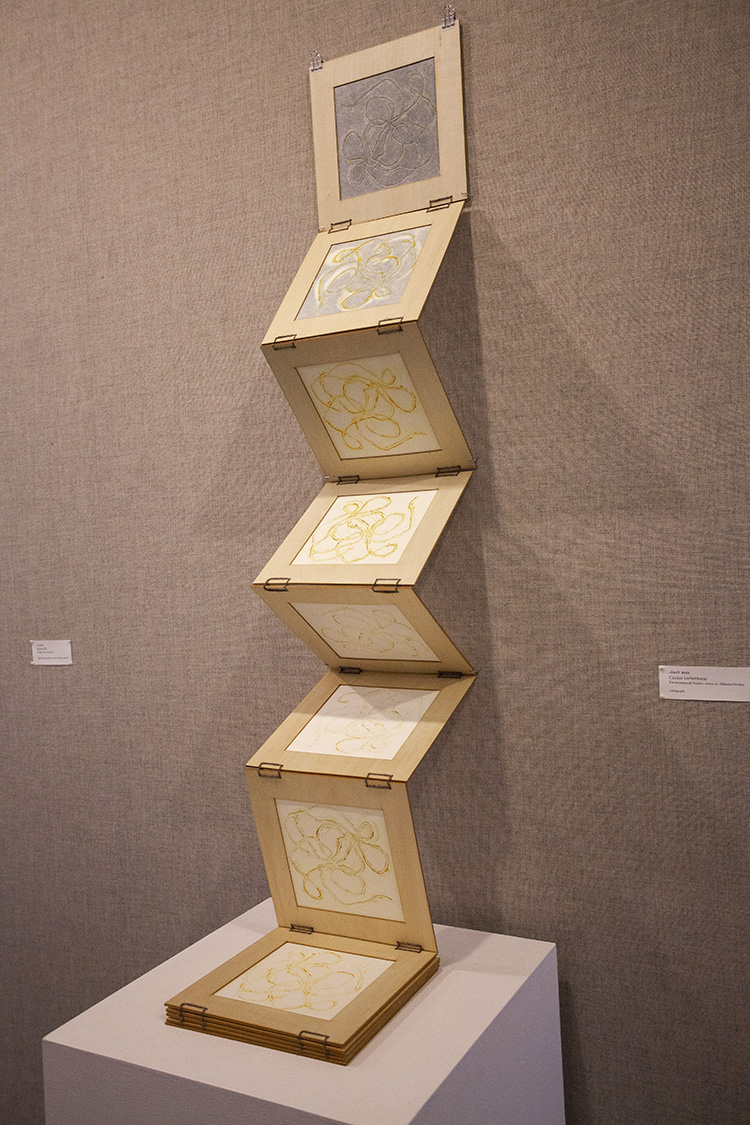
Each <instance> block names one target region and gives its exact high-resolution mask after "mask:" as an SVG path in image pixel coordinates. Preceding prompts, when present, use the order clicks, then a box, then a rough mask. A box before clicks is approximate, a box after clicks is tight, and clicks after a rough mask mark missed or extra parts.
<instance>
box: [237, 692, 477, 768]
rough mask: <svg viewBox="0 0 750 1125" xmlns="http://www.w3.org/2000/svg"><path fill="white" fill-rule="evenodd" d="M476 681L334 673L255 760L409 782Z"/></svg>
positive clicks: (253, 763)
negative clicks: (381, 776) (380, 776)
mask: <svg viewBox="0 0 750 1125" xmlns="http://www.w3.org/2000/svg"><path fill="white" fill-rule="evenodd" d="M473 682H474V677H473V676H462V677H460V678H459V679H457V680H453V679H448V680H446V679H443V678H441V677H439V676H410V675H408V674H403V673H401V674H393V673H387V672H362V673H361V674H359V675H347V674H346V673H341V674H340V673H337V672H328V673H326V675H325V676H324V677H323V679H322V680H321V681H320V683H318V684H317V685H316V686H315V687H314V688H313V690H312V691H311V692H309V693H308V694H307V695H306V696H305V698H304V699H303V700H302V702H301V703H300V704H299V706H298V707H295V709H294V711H293V712H292V714H291V715H289V716H288V718H287V719H285V720H284V722H283V723H282V724H281V726H280V727H279V728H278V730H276V731H275V732H274V733H273V734H272V735H271V737H270V738H269V739H267V741H266V742H264V744H263V745H262V746H261V747H260V749H259V750H258V751H257V752H256V753H255V754H254V755H253V757H252V758H251V759H250V761H249V762H248V764H247V765H248V769H257V768H258V767H259V766H261V765H263V764H264V763H274V764H277V765H280V766H281V767H282V769H285V770H286V769H288V770H292V771H296V772H309V773H330V774H341V775H345V776H349V777H362V778H364V777H366V776H367V775H368V774H369V773H378V772H384V773H387V774H390V775H391V777H392V778H393V780H394V781H406V780H408V778H409V777H410V776H411V774H412V773H413V772H414V770H415V769H416V767H417V765H418V764H419V762H420V761H421V760H422V758H423V757H424V755H425V754H426V753H427V751H428V749H429V748H430V746H431V745H432V743H433V741H434V740H435V738H436V737H437V736H438V734H439V733H440V731H441V730H442V728H443V726H444V725H445V723H446V722H447V721H448V719H449V718H450V716H451V715H452V714H453V711H454V710H455V709H456V707H457V706H458V705H459V703H460V702H461V700H462V699H463V697H464V695H465V694H466V692H467V691H468V690H469V688H470V687H471V686H472V684H473Z"/></svg>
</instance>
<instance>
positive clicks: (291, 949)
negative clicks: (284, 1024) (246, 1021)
mask: <svg viewBox="0 0 750 1125" xmlns="http://www.w3.org/2000/svg"><path fill="white" fill-rule="evenodd" d="M392 964H393V962H392V961H387V960H385V959H384V958H382V957H363V956H360V955H359V954H356V953H338V952H336V951H335V950H333V949H314V948H312V947H310V946H306V945H297V944H296V943H295V942H285V944H284V945H282V946H281V947H280V948H279V949H275V950H274V952H273V953H269V955H268V957H264V958H263V960H262V961H259V962H258V964H257V965H253V966H252V968H250V969H247V970H246V971H245V972H244V973H242V974H241V975H240V976H238V977H236V978H235V979H234V980H233V981H230V982H229V984H227V985H225V986H224V988H221V989H219V991H218V992H215V993H214V995H215V996H223V997H226V998H227V999H229V1000H244V1001H245V1002H246V1003H248V1004H261V1005H262V1006H263V1007H264V1008H276V1009H278V1010H280V1011H284V1012H300V1011H305V1012H309V1013H310V1014H311V1015H314V1016H315V1017H316V1018H317V1019H322V1020H330V1019H332V1018H333V1017H334V1016H335V1015H336V1013H337V1012H340V1011H341V1009H342V1008H344V1007H346V1005H347V1004H348V1003H349V1002H350V1001H351V1000H353V999H354V998H355V996H358V995H360V994H361V993H362V992H363V991H364V990H365V988H367V986H368V985H369V984H372V982H373V981H374V980H376V979H377V978H378V977H379V976H380V974H381V973H384V972H385V970H386V969H388V968H390V966H391V965H392Z"/></svg>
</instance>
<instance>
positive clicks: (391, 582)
mask: <svg viewBox="0 0 750 1125" xmlns="http://www.w3.org/2000/svg"><path fill="white" fill-rule="evenodd" d="M400 581H401V579H400V578H376V579H375V581H374V582H373V584H372V586H371V587H370V589H371V590H372V592H373V594H397V593H398V584H399V582H400Z"/></svg>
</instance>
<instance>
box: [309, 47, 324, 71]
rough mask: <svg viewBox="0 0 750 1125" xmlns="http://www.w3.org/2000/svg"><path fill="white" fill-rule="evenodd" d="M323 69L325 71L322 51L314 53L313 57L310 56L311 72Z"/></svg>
mask: <svg viewBox="0 0 750 1125" xmlns="http://www.w3.org/2000/svg"><path fill="white" fill-rule="evenodd" d="M322 69H323V56H322V55H321V53H320V51H313V53H312V55H311V56H310V70H322Z"/></svg>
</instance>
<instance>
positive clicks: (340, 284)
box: [297, 227, 431, 320]
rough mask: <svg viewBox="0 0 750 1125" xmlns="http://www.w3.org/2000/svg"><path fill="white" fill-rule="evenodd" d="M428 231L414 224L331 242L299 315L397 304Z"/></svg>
mask: <svg viewBox="0 0 750 1125" xmlns="http://www.w3.org/2000/svg"><path fill="white" fill-rule="evenodd" d="M430 230H431V227H414V228H413V229H412V230H401V231H396V232H395V233H394V234H377V235H373V236H372V237H371V238H363V239H358V240H356V241H354V242H340V243H338V244H337V245H336V246H332V247H331V248H330V250H329V251H328V253H327V254H326V257H325V261H324V262H323V265H322V266H321V267H320V270H319V271H318V276H317V277H316V278H315V281H314V282H313V284H312V286H311V288H310V291H309V292H308V294H307V296H306V297H305V300H304V302H303V304H302V308H301V309H300V310H299V312H298V313H297V320H306V319H308V318H309V317H312V316H330V315H332V314H334V313H342V312H347V311H352V310H354V309H364V308H376V307H379V306H381V305H393V304H397V303H398V302H399V301H400V300H401V298H402V297H403V295H404V290H405V289H406V285H407V282H408V281H409V278H410V277H411V273H412V270H413V269H414V266H415V264H416V261H417V258H418V257H419V254H420V251H421V250H422V247H423V246H424V244H425V240H426V238H427V235H428V234H429V233H430Z"/></svg>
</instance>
